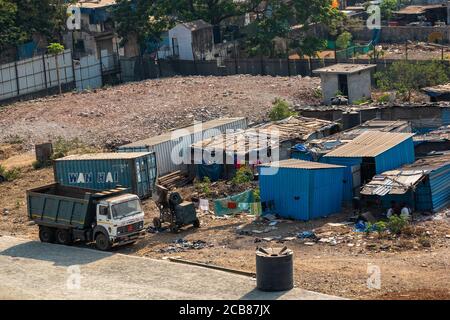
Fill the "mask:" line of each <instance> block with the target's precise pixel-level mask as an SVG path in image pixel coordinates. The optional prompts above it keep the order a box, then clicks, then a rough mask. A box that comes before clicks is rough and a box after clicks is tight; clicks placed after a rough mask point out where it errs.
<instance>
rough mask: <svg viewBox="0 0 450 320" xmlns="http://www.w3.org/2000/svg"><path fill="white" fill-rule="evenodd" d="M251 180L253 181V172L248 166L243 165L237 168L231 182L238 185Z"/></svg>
mask: <svg viewBox="0 0 450 320" xmlns="http://www.w3.org/2000/svg"><path fill="white" fill-rule="evenodd" d="M251 181H253V172H252V170H251V169H250V168H249V167H247V166H244V167H241V168H239V170H238V171H237V172H236V175H235V176H234V178H233V180H231V183H233V184H234V185H240V184H244V183H248V182H251Z"/></svg>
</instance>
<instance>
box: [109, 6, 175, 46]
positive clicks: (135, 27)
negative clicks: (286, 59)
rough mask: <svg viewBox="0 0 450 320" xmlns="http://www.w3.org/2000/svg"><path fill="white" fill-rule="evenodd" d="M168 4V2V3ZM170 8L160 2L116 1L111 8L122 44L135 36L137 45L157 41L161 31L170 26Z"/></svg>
mask: <svg viewBox="0 0 450 320" xmlns="http://www.w3.org/2000/svg"><path fill="white" fill-rule="evenodd" d="M169 2H170V1H169ZM169 13H170V6H168V5H167V4H164V2H163V1H162V0H133V1H129V0H117V1H116V6H114V7H113V8H112V15H113V20H114V21H115V22H116V30H117V33H118V34H119V36H121V37H122V39H123V43H122V44H124V43H125V42H126V41H128V40H129V37H130V36H136V37H137V40H138V43H139V45H141V46H143V45H144V44H145V42H147V41H155V42H156V41H159V40H160V38H161V34H162V32H163V31H165V30H166V29H168V28H169V27H170V26H171V20H170V19H169Z"/></svg>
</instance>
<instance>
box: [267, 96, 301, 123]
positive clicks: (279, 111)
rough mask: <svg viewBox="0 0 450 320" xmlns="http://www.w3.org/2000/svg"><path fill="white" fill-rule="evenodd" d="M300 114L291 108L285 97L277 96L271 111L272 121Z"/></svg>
mask: <svg viewBox="0 0 450 320" xmlns="http://www.w3.org/2000/svg"><path fill="white" fill-rule="evenodd" d="M296 115H298V114H297V113H296V112H293V111H292V110H291V105H290V104H289V103H288V102H287V101H286V100H283V99H279V98H277V99H276V100H275V102H274V103H273V108H272V110H270V112H269V118H270V120H271V121H279V120H283V119H286V118H288V117H291V116H296Z"/></svg>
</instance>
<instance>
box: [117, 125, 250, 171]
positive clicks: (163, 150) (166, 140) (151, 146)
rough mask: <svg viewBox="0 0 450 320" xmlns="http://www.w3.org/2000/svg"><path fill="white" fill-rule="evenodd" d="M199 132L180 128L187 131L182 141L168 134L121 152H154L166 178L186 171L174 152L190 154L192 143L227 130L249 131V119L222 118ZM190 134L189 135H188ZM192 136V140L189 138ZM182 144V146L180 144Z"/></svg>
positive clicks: (125, 146)
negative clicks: (174, 173) (173, 156)
mask: <svg viewBox="0 0 450 320" xmlns="http://www.w3.org/2000/svg"><path fill="white" fill-rule="evenodd" d="M201 125H202V127H201V130H199V129H198V128H197V127H196V126H190V127H186V128H180V129H183V130H186V133H187V134H186V135H184V136H182V137H181V138H180V139H177V140H172V137H173V132H174V131H172V132H167V133H164V134H162V135H160V136H156V137H151V138H148V139H145V140H141V141H137V142H133V143H130V144H127V145H124V146H121V147H119V149H118V151H119V152H147V151H153V152H155V155H156V164H157V171H158V176H159V177H161V176H164V175H166V174H169V173H171V172H174V171H178V170H181V171H186V170H187V166H186V164H177V163H174V161H173V160H172V152H173V151H174V150H176V148H178V150H180V155H181V156H184V155H185V154H186V152H190V146H191V144H192V143H195V142H199V141H202V140H204V139H207V138H211V137H213V136H216V135H219V134H223V133H226V132H227V130H239V129H247V126H248V124H247V118H244V117H240V118H220V119H215V120H211V121H207V122H203V123H201ZM188 132H189V133H188ZM188 136H190V139H187V137H188ZM180 142H181V144H180Z"/></svg>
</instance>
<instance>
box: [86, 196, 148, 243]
mask: <svg viewBox="0 0 450 320" xmlns="http://www.w3.org/2000/svg"><path fill="white" fill-rule="evenodd" d="M143 229H144V212H143V210H142V207H141V202H140V200H139V197H138V196H136V195H132V194H123V195H119V196H114V197H111V198H104V199H102V200H101V201H99V202H98V204H97V207H96V226H95V227H94V234H93V239H94V240H95V242H96V245H97V247H98V248H99V249H101V250H107V249H109V247H111V246H112V245H113V244H119V245H122V244H127V243H132V242H134V241H136V239H137V238H138V237H139V236H140V235H141V234H142V233H143V231H142V230H143Z"/></svg>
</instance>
